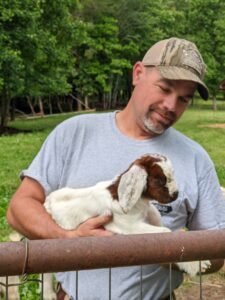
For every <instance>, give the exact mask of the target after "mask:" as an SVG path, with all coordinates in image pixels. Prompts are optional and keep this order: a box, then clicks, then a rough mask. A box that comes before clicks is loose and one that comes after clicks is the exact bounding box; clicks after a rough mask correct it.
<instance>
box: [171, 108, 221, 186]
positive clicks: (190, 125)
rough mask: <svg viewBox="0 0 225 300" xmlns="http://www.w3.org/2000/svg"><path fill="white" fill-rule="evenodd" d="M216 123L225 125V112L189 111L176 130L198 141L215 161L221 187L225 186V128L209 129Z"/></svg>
mask: <svg viewBox="0 0 225 300" xmlns="http://www.w3.org/2000/svg"><path fill="white" fill-rule="evenodd" d="M214 123H223V124H225V111H216V112H213V111H208V110H196V109H189V110H187V111H186V112H185V113H184V115H183V116H182V118H181V119H180V120H179V121H178V123H177V124H176V126H175V128H176V129H178V130H179V131H181V132H182V133H184V134H185V135H187V136H188V137H190V138H192V139H193V140H195V141H197V142H198V143H199V144H201V145H202V146H203V147H204V148H205V149H206V151H207V152H208V153H209V155H210V157H211V159H212V160H213V162H214V164H215V167H216V171H217V174H218V177H219V180H220V183H221V185H223V186H225V146H224V145H225V128H209V127H207V125H209V124H214Z"/></svg>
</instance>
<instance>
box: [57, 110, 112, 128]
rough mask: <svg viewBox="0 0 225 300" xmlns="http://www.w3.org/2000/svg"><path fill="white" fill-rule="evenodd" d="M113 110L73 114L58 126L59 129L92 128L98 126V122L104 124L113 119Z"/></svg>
mask: <svg viewBox="0 0 225 300" xmlns="http://www.w3.org/2000/svg"><path fill="white" fill-rule="evenodd" d="M113 114H114V113H113V112H107V113H82V114H79V115H76V116H73V117H71V118H69V119H67V120H65V121H63V122H62V123H60V124H59V125H58V126H57V127H56V130H57V131H64V130H66V131H68V130H69V131H70V132H72V131H73V130H75V131H76V130H77V129H81V128H83V129H84V128H91V129H93V126H97V125H98V124H102V125H103V123H104V125H105V123H106V122H107V121H109V120H111V119H112V117H113Z"/></svg>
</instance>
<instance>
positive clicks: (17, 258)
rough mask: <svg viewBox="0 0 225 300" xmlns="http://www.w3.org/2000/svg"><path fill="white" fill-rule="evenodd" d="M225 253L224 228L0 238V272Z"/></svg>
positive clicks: (119, 264) (46, 270)
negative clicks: (17, 239) (3, 240)
mask: <svg viewBox="0 0 225 300" xmlns="http://www.w3.org/2000/svg"><path fill="white" fill-rule="evenodd" d="M219 258H225V230H210V231H190V232H173V233H159V234H158V233H157V234H139V235H115V236H112V237H101V238H99V237H87V238H85V237H83V238H76V239H64V240H33V241H28V240H25V241H21V242H8V243H0V276H10V275H23V274H38V273H49V272H60V271H72V270H83V269H97V268H109V267H122V266H133V265H146V264H154V263H172V262H181V261H194V260H205V259H219Z"/></svg>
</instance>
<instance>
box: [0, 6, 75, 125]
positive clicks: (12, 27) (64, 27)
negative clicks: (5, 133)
mask: <svg viewBox="0 0 225 300" xmlns="http://www.w3.org/2000/svg"><path fill="white" fill-rule="evenodd" d="M77 4H78V3H76V2H75V1H73V0H64V1H59V0H55V1H52V2H48V1H45V0H12V1H10V2H8V1H2V2H0V26H1V33H0V41H1V45H0V47H1V49H2V51H1V53H2V55H1V56H0V88H1V90H0V94H1V128H2V130H3V127H4V126H6V124H7V115H8V110H9V105H10V101H11V99H12V98H13V97H16V96H29V97H40V100H41V97H43V96H45V95H61V94H66V93H68V92H69V91H70V89H71V84H69V80H70V78H71V77H72V75H73V70H74V69H73V65H74V58H73V52H72V51H73V45H74V43H76V38H77V37H78V36H79V30H80V21H77V20H75V19H74V18H73V12H74V11H75V10H76V8H77ZM74 32H75V33H74Z"/></svg>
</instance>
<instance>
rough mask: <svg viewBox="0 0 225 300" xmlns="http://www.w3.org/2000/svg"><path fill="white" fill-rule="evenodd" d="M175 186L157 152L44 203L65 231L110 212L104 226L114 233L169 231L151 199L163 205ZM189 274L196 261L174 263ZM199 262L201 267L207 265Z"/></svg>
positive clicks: (174, 195)
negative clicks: (115, 174) (110, 177)
mask: <svg viewBox="0 0 225 300" xmlns="http://www.w3.org/2000/svg"><path fill="white" fill-rule="evenodd" d="M177 196H178V188H177V185H176V182H175V179H174V175H173V168H172V164H171V161H170V160H169V159H168V158H166V157H165V156H162V155H159V154H151V155H150V154H149V155H144V156H142V157H140V158H138V159H136V160H135V161H134V162H133V163H132V164H131V165H130V167H129V168H128V170H127V171H125V172H124V173H122V174H121V175H119V176H118V177H116V178H115V179H113V180H110V181H103V182H100V183H97V184H96V185H95V186H92V187H87V188H80V189H72V188H62V189H59V190H56V191H54V192H52V193H51V194H50V195H49V196H48V197H47V198H46V202H45V204H44V206H45V208H46V210H47V212H48V213H49V214H50V215H51V216H52V218H53V219H54V220H55V222H56V223H57V224H58V225H59V226H61V227H62V228H64V229H66V230H72V229H76V228H77V227H78V226H79V225H80V224H81V223H83V222H85V221H86V220H87V219H89V218H92V217H94V216H97V215H102V214H107V215H112V216H113V218H112V221H111V222H109V223H108V224H106V225H105V228H106V229H107V230H109V231H111V232H114V233H116V234H139V233H156V232H158V233H159V232H170V230H169V229H168V228H166V227H163V225H162V222H161V216H160V213H159V212H158V210H157V209H156V208H155V206H154V205H152V204H151V200H157V201H158V202H159V203H162V204H166V203H169V202H172V201H174V200H176V199H177ZM177 265H178V267H179V268H180V269H182V270H184V271H186V272H187V273H189V274H190V275H195V274H197V273H198V271H199V263H198V262H188V263H178V264H177ZM209 265H210V263H209V262H208V261H206V262H202V265H201V269H202V271H205V270H206V269H207V268H208V267H209Z"/></svg>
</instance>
